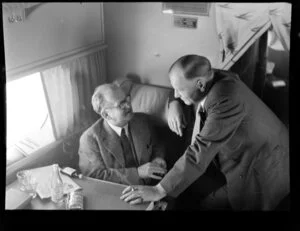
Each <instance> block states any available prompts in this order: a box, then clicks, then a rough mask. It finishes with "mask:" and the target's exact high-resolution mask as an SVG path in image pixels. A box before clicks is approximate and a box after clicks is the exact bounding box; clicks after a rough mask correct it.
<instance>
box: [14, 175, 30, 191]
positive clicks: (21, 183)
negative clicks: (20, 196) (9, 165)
mask: <svg viewBox="0 0 300 231" xmlns="http://www.w3.org/2000/svg"><path fill="white" fill-rule="evenodd" d="M28 175H29V173H28V171H27V170H23V171H19V172H17V178H18V181H19V186H20V190H21V191H25V190H26V185H27V184H28Z"/></svg>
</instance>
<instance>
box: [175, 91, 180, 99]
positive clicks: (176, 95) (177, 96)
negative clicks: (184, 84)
mask: <svg viewBox="0 0 300 231" xmlns="http://www.w3.org/2000/svg"><path fill="white" fill-rule="evenodd" d="M174 97H175V98H179V97H180V95H179V93H178V91H177V90H174Z"/></svg>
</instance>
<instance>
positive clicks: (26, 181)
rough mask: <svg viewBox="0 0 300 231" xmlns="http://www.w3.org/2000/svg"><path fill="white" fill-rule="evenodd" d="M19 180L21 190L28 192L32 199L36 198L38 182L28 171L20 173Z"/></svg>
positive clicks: (18, 174)
mask: <svg viewBox="0 0 300 231" xmlns="http://www.w3.org/2000/svg"><path fill="white" fill-rule="evenodd" d="M17 178H18V181H19V185H20V190H21V191H23V192H27V193H28V194H29V195H30V196H32V198H35V197H36V194H37V193H36V188H37V185H38V183H37V180H36V178H34V177H33V176H32V175H31V174H30V172H29V171H28V170H23V171H19V172H18V173H17Z"/></svg>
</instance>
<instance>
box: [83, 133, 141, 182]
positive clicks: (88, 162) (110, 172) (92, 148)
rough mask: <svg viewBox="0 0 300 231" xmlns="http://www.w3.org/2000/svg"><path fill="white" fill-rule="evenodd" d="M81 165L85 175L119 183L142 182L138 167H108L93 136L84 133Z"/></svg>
mask: <svg viewBox="0 0 300 231" xmlns="http://www.w3.org/2000/svg"><path fill="white" fill-rule="evenodd" d="M78 154H79V167H80V170H81V172H82V174H83V175H85V176H89V177H93V178H97V179H100V180H105V181H110V182H115V183H119V184H126V185H131V184H142V182H141V180H140V178H139V175H138V172H137V168H118V169H115V168H107V167H106V165H105V163H104V161H103V158H102V156H101V153H100V149H99V146H98V144H97V141H96V139H95V138H93V136H91V135H90V136H88V135H82V136H81V138H80V146H79V151H78Z"/></svg>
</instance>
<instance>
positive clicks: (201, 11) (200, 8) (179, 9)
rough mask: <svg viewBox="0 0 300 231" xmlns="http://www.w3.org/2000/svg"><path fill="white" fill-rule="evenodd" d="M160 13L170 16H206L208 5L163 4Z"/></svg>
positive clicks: (190, 3)
mask: <svg viewBox="0 0 300 231" xmlns="http://www.w3.org/2000/svg"><path fill="white" fill-rule="evenodd" d="M162 5H163V6H162V12H163V13H170V14H188V15H198V16H208V15H209V8H210V7H209V6H210V3H207V2H199V3H194V2H164V3H163V4H162Z"/></svg>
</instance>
